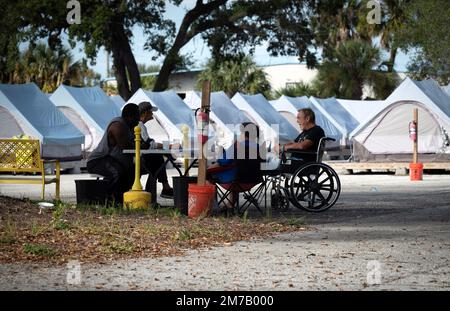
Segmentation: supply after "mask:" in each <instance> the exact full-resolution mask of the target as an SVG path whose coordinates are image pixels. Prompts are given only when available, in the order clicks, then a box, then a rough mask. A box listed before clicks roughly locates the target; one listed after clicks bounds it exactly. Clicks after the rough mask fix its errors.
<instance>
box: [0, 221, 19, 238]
mask: <svg viewBox="0 0 450 311" xmlns="http://www.w3.org/2000/svg"><path fill="white" fill-rule="evenodd" d="M1 229H2V230H1V231H2V232H1V235H0V244H2V243H4V244H12V243H14V242H16V240H17V226H16V223H15V222H14V221H13V220H12V219H11V218H9V217H8V218H7V219H6V221H5V222H4V223H2V226H1Z"/></svg>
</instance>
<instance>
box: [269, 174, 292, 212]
mask: <svg viewBox="0 0 450 311" xmlns="http://www.w3.org/2000/svg"><path fill="white" fill-rule="evenodd" d="M282 183H284V184H285V187H282V186H281V185H280V184H282ZM286 185H288V179H287V178H285V177H284V176H279V177H278V179H277V180H276V181H273V182H272V189H271V190H270V205H271V207H272V208H273V209H276V210H287V209H288V208H289V199H288V197H289V192H288V191H287V189H288V188H287V187H286Z"/></svg>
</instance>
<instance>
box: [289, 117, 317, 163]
mask: <svg viewBox="0 0 450 311" xmlns="http://www.w3.org/2000/svg"><path fill="white" fill-rule="evenodd" d="M297 123H298V125H299V126H300V129H302V132H301V133H300V135H298V136H297V138H296V139H295V140H294V141H293V142H289V143H287V144H285V145H283V146H281V148H282V150H288V149H302V150H305V151H311V152H316V151H317V148H318V147H319V142H320V139H321V138H322V137H325V132H324V131H323V129H322V128H321V127H320V126H318V125H316V115H315V114H314V111H313V110H312V109H310V108H303V109H300V110H299V111H298V113H297ZM292 157H294V158H297V159H299V160H302V161H304V162H314V161H316V156H315V155H314V154H301V153H292Z"/></svg>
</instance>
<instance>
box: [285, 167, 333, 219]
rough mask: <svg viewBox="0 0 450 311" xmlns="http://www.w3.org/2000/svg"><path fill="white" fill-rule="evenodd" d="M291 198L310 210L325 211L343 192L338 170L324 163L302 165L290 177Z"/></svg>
mask: <svg viewBox="0 0 450 311" xmlns="http://www.w3.org/2000/svg"><path fill="white" fill-rule="evenodd" d="M290 191H291V193H290V194H291V196H290V200H291V202H292V204H294V205H295V206H296V207H298V208H301V209H304V210H306V211H308V212H323V211H325V210H327V209H329V208H330V207H332V206H333V205H334V204H335V203H336V201H337V199H338V198H339V195H340V193H341V182H340V181H339V177H338V175H337V174H336V172H335V171H334V170H333V169H332V168H331V167H329V166H328V165H326V164H323V163H309V164H306V165H302V166H301V167H300V168H299V169H297V171H295V173H294V174H293V175H292V177H291V179H290Z"/></svg>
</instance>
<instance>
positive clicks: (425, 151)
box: [352, 100, 450, 162]
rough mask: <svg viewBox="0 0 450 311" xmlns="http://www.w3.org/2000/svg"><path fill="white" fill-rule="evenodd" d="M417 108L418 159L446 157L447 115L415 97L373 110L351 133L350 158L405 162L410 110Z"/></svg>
mask: <svg viewBox="0 0 450 311" xmlns="http://www.w3.org/2000/svg"><path fill="white" fill-rule="evenodd" d="M414 108H417V109H418V111H419V122H418V130H419V131H418V153H419V159H420V160H421V161H428V162H430V161H431V162H439V161H448V160H450V153H449V148H448V143H449V141H448V136H447V135H446V133H448V132H449V130H450V119H449V118H448V117H447V116H446V115H445V114H444V113H443V112H442V111H440V110H436V109H433V107H430V106H428V105H426V104H423V103H420V102H417V101H407V100H402V101H398V102H395V103H393V104H391V105H389V106H388V107H386V108H385V109H383V110H382V111H380V112H379V113H378V114H376V115H375V116H374V117H373V118H372V119H371V120H370V121H369V122H367V123H366V124H365V125H364V126H363V127H361V128H359V129H357V130H355V132H354V133H352V136H353V158H354V160H355V161H356V162H366V161H370V162H408V161H410V160H412V151H413V144H412V141H411V140H410V138H409V123H410V122H411V121H412V118H413V110H414Z"/></svg>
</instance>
